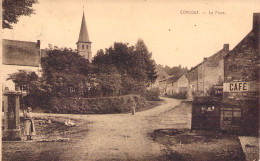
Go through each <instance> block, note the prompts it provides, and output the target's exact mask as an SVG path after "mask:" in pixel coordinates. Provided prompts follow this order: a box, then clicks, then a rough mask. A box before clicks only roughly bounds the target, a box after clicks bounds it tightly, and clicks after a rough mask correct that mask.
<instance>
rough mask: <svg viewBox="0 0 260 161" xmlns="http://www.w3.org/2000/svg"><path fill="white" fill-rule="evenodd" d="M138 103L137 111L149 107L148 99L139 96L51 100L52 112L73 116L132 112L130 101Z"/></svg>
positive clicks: (60, 98) (59, 98) (58, 98)
mask: <svg viewBox="0 0 260 161" xmlns="http://www.w3.org/2000/svg"><path fill="white" fill-rule="evenodd" d="M131 99H132V100H134V101H135V103H136V110H139V109H143V108H147V106H149V104H148V102H147V101H146V99H144V98H143V97H140V96H138V95H125V96H119V97H101V98H67V97H57V98H53V99H52V100H51V111H52V112H55V113H73V114H112V113H124V112H129V111H131V108H130V107H129V102H130V100H131Z"/></svg>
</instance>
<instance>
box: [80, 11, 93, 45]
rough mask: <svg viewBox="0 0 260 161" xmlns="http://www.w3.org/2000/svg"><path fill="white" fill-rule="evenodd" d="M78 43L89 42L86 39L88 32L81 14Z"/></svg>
mask: <svg viewBox="0 0 260 161" xmlns="http://www.w3.org/2000/svg"><path fill="white" fill-rule="evenodd" d="M78 42H90V41H89V37H88V30H87V25H86V21H85V16H84V13H83V17H82V22H81V28H80V33H79V40H78Z"/></svg>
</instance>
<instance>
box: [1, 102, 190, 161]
mask: <svg viewBox="0 0 260 161" xmlns="http://www.w3.org/2000/svg"><path fill="white" fill-rule="evenodd" d="M165 101H166V103H165V104H163V105H161V106H158V107H155V108H153V109H150V110H147V111H142V112H138V113H136V114H135V115H131V114H109V115H62V114H35V116H52V117H64V118H71V119H76V121H77V122H76V124H77V128H75V129H76V130H74V132H70V133H68V135H67V136H68V137H70V138H71V140H70V141H69V142H31V143H24V142H20V143H3V160H9V159H10V160H12V159H15V160H17V159H18V158H19V160H63V161H65V160H77V161H79V160H131V161H132V160H157V158H158V157H159V156H160V155H163V154H162V153H163V150H162V149H163V145H161V144H158V143H156V142H154V141H152V140H151V139H149V137H148V136H147V134H148V133H149V132H152V131H154V130H155V129H158V128H189V126H190V109H186V110H184V109H176V110H172V109H174V108H175V107H176V106H178V105H179V104H180V103H181V101H180V100H175V99H168V98H165ZM89 122H90V123H89ZM17 157H18V158H17Z"/></svg>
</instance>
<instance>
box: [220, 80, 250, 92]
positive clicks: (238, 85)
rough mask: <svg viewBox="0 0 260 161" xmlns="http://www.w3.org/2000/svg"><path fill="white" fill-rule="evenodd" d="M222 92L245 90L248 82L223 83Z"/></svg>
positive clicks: (247, 88) (247, 89)
mask: <svg viewBox="0 0 260 161" xmlns="http://www.w3.org/2000/svg"><path fill="white" fill-rule="evenodd" d="M223 91H224V92H246V91H249V82H232V83H224V87H223Z"/></svg>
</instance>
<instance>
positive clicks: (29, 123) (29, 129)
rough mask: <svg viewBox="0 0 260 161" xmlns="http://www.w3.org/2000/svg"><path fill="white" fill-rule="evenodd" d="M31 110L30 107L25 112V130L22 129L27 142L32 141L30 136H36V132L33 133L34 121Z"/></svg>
mask: <svg viewBox="0 0 260 161" xmlns="http://www.w3.org/2000/svg"><path fill="white" fill-rule="evenodd" d="M31 112H32V108H31V107H27V110H26V112H25V116H24V119H25V128H24V135H26V136H27V140H32V136H33V135H36V131H35V125H34V121H33V118H32V116H31V115H32V113H31Z"/></svg>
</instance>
